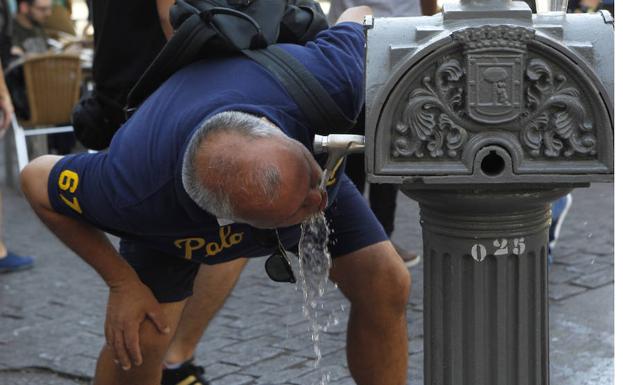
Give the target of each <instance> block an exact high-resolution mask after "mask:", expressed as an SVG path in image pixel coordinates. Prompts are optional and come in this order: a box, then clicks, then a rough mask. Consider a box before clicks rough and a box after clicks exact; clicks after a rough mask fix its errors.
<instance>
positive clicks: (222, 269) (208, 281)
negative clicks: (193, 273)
mask: <svg viewBox="0 0 623 385" xmlns="http://www.w3.org/2000/svg"><path fill="white" fill-rule="evenodd" d="M246 263H247V259H246V258H239V259H235V260H233V261H231V262H228V263H221V264H218V265H202V266H201V267H200V268H199V273H198V274H197V277H196V278H195V284H194V288H193V293H194V294H193V296H192V297H190V298H189V299H188V302H187V304H186V307H185V308H184V312H183V314H182V318H181V320H180V323H179V325H178V328H177V332H176V333H175V338H174V339H173V341H172V343H171V346H170V347H169V350H168V351H167V354H166V357H165V362H167V363H169V364H178V363H182V362H184V361H187V360H189V359H191V358H192V357H193V355H194V353H195V349H196V347H197V344H198V343H199V340H200V339H201V336H203V333H204V331H205V329H206V328H207V327H208V323H209V322H210V321H211V320H212V318H213V317H214V316H215V315H216V313H217V312H218V311H219V309H220V308H221V307H222V306H223V304H224V303H225V300H226V299H227V297H228V296H229V294H230V293H231V291H232V289H233V288H234V286H235V285H236V282H237V281H238V277H240V273H241V272H242V269H243V268H244V266H245V265H246Z"/></svg>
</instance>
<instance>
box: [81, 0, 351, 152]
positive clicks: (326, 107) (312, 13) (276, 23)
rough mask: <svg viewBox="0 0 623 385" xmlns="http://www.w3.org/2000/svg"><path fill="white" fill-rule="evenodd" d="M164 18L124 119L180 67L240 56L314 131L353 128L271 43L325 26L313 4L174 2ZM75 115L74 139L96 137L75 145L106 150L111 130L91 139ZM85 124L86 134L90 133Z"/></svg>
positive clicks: (307, 36)
mask: <svg viewBox="0 0 623 385" xmlns="http://www.w3.org/2000/svg"><path fill="white" fill-rule="evenodd" d="M170 20H171V24H172V26H173V28H174V30H175V33H174V34H173V36H172V38H171V39H170V40H169V41H168V42H167V43H166V45H165V46H164V47H163V48H162V50H161V51H160V53H159V54H158V56H157V57H156V58H155V59H154V60H153V62H152V63H151V64H150V65H149V67H148V68H147V70H146V71H145V72H144V73H143V74H142V75H141V77H140V78H139V80H138V81H137V82H136V84H135V85H134V87H133V88H132V89H131V90H130V92H129V94H128V99H127V106H126V108H125V110H126V116H127V117H128V118H129V116H131V114H132V113H133V112H134V111H135V110H136V109H137V108H138V107H139V106H140V104H141V103H142V102H143V101H144V100H145V99H146V98H147V97H148V96H149V95H151V94H152V93H153V92H154V91H155V90H156V89H157V88H158V87H159V86H160V85H161V84H162V83H164V81H166V80H167V79H168V78H169V77H170V76H171V75H172V74H173V73H175V72H176V71H177V70H179V69H181V68H182V67H184V66H186V65H188V64H190V63H192V62H195V61H198V60H201V59H205V58H214V57H219V56H227V55H237V54H240V53H242V54H245V55H246V56H248V57H249V58H251V59H252V60H254V61H256V62H258V63H260V64H261V65H263V66H264V67H265V68H266V69H267V70H269V71H270V72H271V73H273V75H274V76H275V77H276V78H277V79H278V80H279V81H280V82H281V83H282V84H283V85H284V87H285V89H286V90H288V92H289V93H290V95H291V96H292V98H293V99H294V100H295V101H296V103H297V104H298V105H299V107H300V108H301V110H302V111H303V112H304V113H305V115H306V117H308V119H309V121H310V122H311V123H312V125H313V126H314V128H316V132H318V133H323V134H326V133H327V132H328V130H329V129H337V130H340V131H345V130H349V129H350V128H351V127H352V126H353V125H354V121H353V120H350V119H348V118H347V117H346V116H345V115H344V114H343V113H342V111H341V110H340V108H339V107H338V106H337V105H336V104H335V103H333V102H332V98H331V97H330V95H329V94H328V93H327V92H326V90H325V89H324V88H323V87H322V86H321V85H320V83H319V82H318V81H317V80H316V78H315V77H314V76H313V75H312V74H311V73H309V71H307V69H306V68H305V67H304V66H303V65H302V64H301V63H299V62H298V60H296V59H295V58H293V57H292V56H291V55H289V54H288V53H287V52H285V51H284V50H282V49H280V48H279V47H277V46H275V45H274V44H275V43H296V44H303V43H305V42H307V41H309V40H312V39H313V38H314V37H315V36H316V34H317V33H318V32H320V31H322V30H324V29H326V28H328V23H327V20H326V16H325V15H324V13H323V12H322V9H321V8H320V5H319V4H318V3H317V2H316V1H313V0H177V1H176V3H175V4H174V5H173V6H172V7H171V9H170ZM76 115H79V116H76ZM102 115H105V114H102ZM81 116H87V115H86V114H85V113H83V114H74V126H76V123H80V124H81V125H82V126H83V127H82V128H79V127H76V135H77V137H78V139H79V140H81V137H82V138H87V136H88V137H89V138H91V139H92V138H97V141H93V140H91V143H89V144H87V143H85V141H84V140H81V142H83V144H85V145H86V146H87V147H89V148H94V149H103V148H106V147H107V146H108V144H109V143H110V140H111V139H112V136H113V135H114V132H115V131H116V128H115V129H114V130H110V127H108V129H107V130H99V135H93V134H92V132H93V131H94V130H97V129H98V127H93V126H94V119H92V118H91V117H90V116H89V117H88V118H89V122H85V121H84V120H80V117H81ZM85 123H88V124H89V126H90V127H88V128H89V129H90V130H92V131H91V133H90V134H89V132H88V130H87V129H86V128H87V125H86V124H85ZM96 124H97V123H96ZM100 127H101V125H100ZM81 133H82V134H81ZM86 134H89V135H86Z"/></svg>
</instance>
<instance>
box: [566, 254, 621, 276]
mask: <svg viewBox="0 0 623 385" xmlns="http://www.w3.org/2000/svg"><path fill="white" fill-rule="evenodd" d="M594 258H595V259H593V260H591V262H590V263H586V264H577V265H572V266H568V267H567V269H568V270H569V271H572V272H575V273H579V274H581V275H588V274H592V273H595V272H598V271H602V270H612V265H610V264H608V263H605V261H601V259H600V258H598V257H594Z"/></svg>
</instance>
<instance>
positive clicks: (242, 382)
mask: <svg viewBox="0 0 623 385" xmlns="http://www.w3.org/2000/svg"><path fill="white" fill-rule="evenodd" d="M253 383H255V378H253V377H250V376H243V375H240V374H230V375H228V376H225V377H223V378H220V379H218V380H215V381H212V382H211V384H212V385H247V384H253Z"/></svg>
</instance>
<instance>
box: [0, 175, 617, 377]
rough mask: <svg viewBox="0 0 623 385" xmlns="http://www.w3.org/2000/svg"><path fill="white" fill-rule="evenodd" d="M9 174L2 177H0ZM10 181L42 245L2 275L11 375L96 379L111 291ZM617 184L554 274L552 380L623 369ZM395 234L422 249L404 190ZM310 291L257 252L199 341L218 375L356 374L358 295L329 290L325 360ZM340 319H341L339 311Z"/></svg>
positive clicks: (597, 197)
mask: <svg viewBox="0 0 623 385" xmlns="http://www.w3.org/2000/svg"><path fill="white" fill-rule="evenodd" d="M0 180H2V179H0ZM2 187H3V190H4V191H5V194H4V195H5V196H4V206H5V218H4V223H5V226H6V230H5V232H6V239H7V243H8V244H9V246H10V247H11V248H12V249H13V250H15V251H16V252H20V253H25V254H33V255H35V256H36V259H37V261H36V267H35V268H34V269H32V270H30V271H24V272H19V273H14V274H4V275H0V385H17V384H20V385H21V384H24V385H25V384H28V385H43V384H46V385H50V384H52V385H70V384H71V385H76V384H88V383H89V380H90V378H91V376H92V373H93V371H94V367H95V360H96V357H97V354H98V350H99V348H100V347H101V344H102V341H103V335H102V334H103V333H102V325H103V310H104V306H105V301H106V296H107V290H106V288H105V286H104V285H103V283H102V282H101V280H100V279H99V278H98V277H97V276H96V274H95V273H94V272H93V271H91V269H90V268H89V267H88V266H86V265H85V264H84V263H83V262H81V261H80V260H79V258H78V257H76V256H75V255H73V254H72V253H71V252H70V251H69V250H68V249H67V248H65V247H64V246H62V245H61V244H60V243H59V242H58V241H57V240H56V239H55V238H54V237H53V236H52V235H51V234H50V233H49V232H48V231H47V230H45V229H44V227H43V225H41V224H40V222H39V221H38V220H37V219H36V218H35V216H34V214H33V213H32V212H31V210H30V209H29V207H28V206H27V204H26V203H25V201H24V200H23V198H21V197H20V196H19V195H18V193H16V192H15V191H11V190H9V191H6V189H5V188H4V186H2ZM613 198H614V196H613V189H612V186H611V185H604V184H598V185H594V186H593V187H591V188H590V189H581V190H576V192H575V193H574V206H573V207H572V210H571V212H570V214H569V216H568V219H567V222H566V225H565V226H564V228H563V231H562V234H561V239H560V241H559V243H558V248H557V250H556V253H555V254H556V263H555V264H554V266H553V268H552V271H551V276H550V298H551V308H550V313H551V316H550V323H551V332H550V337H551V358H550V361H551V383H552V384H554V385H563V384H564V385H593V384H595V385H597V384H599V385H604V384H606V385H608V384H611V383H612V374H613V360H612V356H613V350H614V349H613V260H614V258H613V226H614V225H613ZM399 199H400V200H399V206H398V207H399V208H398V223H397V230H396V234H395V235H394V240H395V241H396V242H397V243H399V244H400V245H402V246H406V247H410V248H417V249H420V248H421V244H420V242H421V241H420V236H421V235H420V234H421V232H420V229H419V224H418V210H417V204H415V203H414V202H412V201H409V200H408V199H407V198H405V197H404V196H402V195H401V196H400V198H399ZM421 269H422V268H421V265H420V266H418V267H416V268H414V269H412V274H413V278H414V279H413V288H412V294H411V300H410V303H409V307H408V320H409V384H421V383H422V360H423V351H422V349H423V346H422V270H421ZM301 304H302V294H301V292H300V291H299V290H295V287H294V286H292V285H287V284H286V285H284V284H275V283H272V282H271V281H269V280H268V279H267V277H266V276H265V273H264V272H263V267H262V261H259V260H258V261H252V262H251V263H250V264H249V265H248V266H247V268H246V270H245V272H244V273H243V278H242V279H241V281H240V283H239V285H238V286H237V287H236V289H235V290H234V292H233V294H232V296H231V298H230V299H229V300H228V302H227V303H226V304H225V307H224V308H223V309H222V311H221V312H220V313H219V315H218V316H217V318H216V319H215V320H214V322H213V323H212V324H211V326H210V328H209V330H208V332H207V333H206V335H205V337H204V338H203V340H202V342H201V344H200V346H199V349H198V351H197V361H198V362H199V363H201V364H203V365H205V366H206V373H207V375H208V377H209V378H210V380H211V381H212V384H213V385H238V384H240V385H242V384H258V385H259V384H271V385H276V384H291V385H311V384H316V383H318V382H319V379H320V372H321V371H327V372H330V373H331V382H330V383H331V384H335V385H348V384H354V382H353V380H352V379H350V376H349V373H348V370H347V369H346V359H345V352H344V336H345V329H346V318H347V314H348V304H347V302H346V301H345V300H344V298H343V297H342V295H341V294H340V293H339V292H338V291H337V289H332V290H330V291H329V293H328V294H327V295H326V299H325V301H324V314H325V316H324V318H323V322H328V323H330V325H329V326H328V328H327V331H326V332H324V333H322V336H321V351H322V355H323V357H322V361H321V363H320V369H315V368H314V361H315V356H314V353H313V349H312V343H311V339H310V334H309V324H308V322H307V321H306V319H305V317H304V316H303V315H302V312H301ZM334 319H335V320H337V322H330V321H333V320H334Z"/></svg>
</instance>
